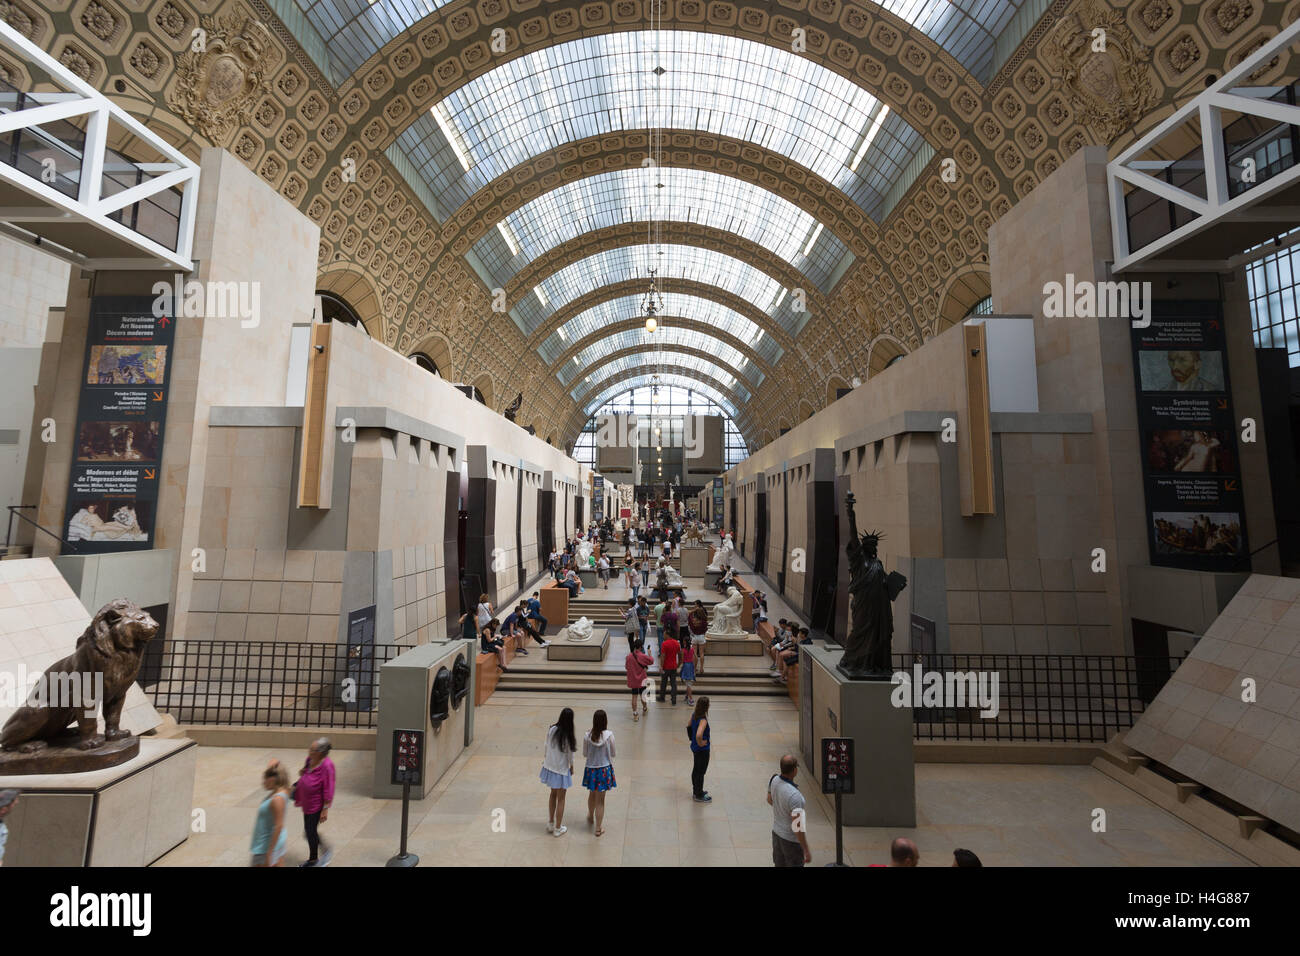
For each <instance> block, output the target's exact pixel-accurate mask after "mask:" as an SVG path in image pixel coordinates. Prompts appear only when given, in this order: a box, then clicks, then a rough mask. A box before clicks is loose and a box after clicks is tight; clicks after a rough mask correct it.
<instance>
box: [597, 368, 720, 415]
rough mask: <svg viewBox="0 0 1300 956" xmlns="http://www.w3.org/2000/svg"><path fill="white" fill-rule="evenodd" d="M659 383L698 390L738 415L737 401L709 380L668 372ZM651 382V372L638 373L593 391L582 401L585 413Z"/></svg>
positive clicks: (661, 376) (662, 375)
mask: <svg viewBox="0 0 1300 956" xmlns="http://www.w3.org/2000/svg"><path fill="white" fill-rule="evenodd" d="M651 374H653V373H651ZM659 383H660V384H661V385H680V386H681V387H682V388H686V389H690V390H691V391H692V392H696V393H697V394H700V395H703V396H704V397H705V398H707V399H709V400H711V401H712V402H713V403H714V404H716V405H717V406H718V407H719V408H721V409H722V410H723V411H725V412H726V413H727V414H728V415H730V416H731V417H732V418H733V419H734V418H736V417H737V416H736V405H735V403H734V402H732V400H731V399H729V398H727V396H725V395H723V394H722V393H721V392H719V391H718V390H717V389H716V388H714V387H713V386H712V385H710V384H708V383H707V382H702V381H700V380H699V379H696V378H687V377H686V376H685V375H676V374H673V373H668V374H662V373H661V374H660V375H659ZM649 384H650V375H649V374H647V375H636V376H634V377H632V378H630V379H626V380H624V381H622V382H615V383H614V384H612V385H609V386H607V387H605V388H602V389H601V390H600V391H599V392H593V393H592V395H591V397H590V398H589V399H588V400H587V401H585V402H583V403H582V411H583V414H585V415H590V414H591V412H592V409H595V408H599V407H600V406H601V405H604V404H605V403H606V402H608V401H609V400H610V399H611V398H613V397H614V396H616V395H622V394H623V393H625V392H627V391H630V390H631V389H634V388H638V387H640V386H642V385H649Z"/></svg>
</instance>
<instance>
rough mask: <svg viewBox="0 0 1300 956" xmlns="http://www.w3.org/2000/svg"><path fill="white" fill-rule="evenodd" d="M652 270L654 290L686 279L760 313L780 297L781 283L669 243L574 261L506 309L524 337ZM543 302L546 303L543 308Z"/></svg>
mask: <svg viewBox="0 0 1300 956" xmlns="http://www.w3.org/2000/svg"><path fill="white" fill-rule="evenodd" d="M651 266H653V267H655V268H657V269H658V279H659V283H658V284H659V289H660V290H661V291H663V290H671V289H672V287H673V283H672V280H674V279H688V280H691V281H694V282H700V283H704V284H706V285H712V286H717V287H718V288H720V289H723V290H725V291H727V292H730V293H731V294H732V295H736V296H739V297H741V298H742V299H745V300H746V301H748V302H752V303H754V305H755V306H756V307H758V308H760V309H763V310H764V311H769V309H770V307H771V306H772V305H773V304H774V303H776V302H778V301H779V300H780V298H781V290H782V286H781V283H779V282H777V281H776V279H773V278H772V277H771V276H770V275H768V274H767V273H766V272H760V271H759V270H758V269H755V268H754V267H753V266H751V265H749V264H748V263H746V262H742V261H741V260H740V259H736V258H734V257H732V256H728V255H725V254H724V253H721V252H715V251H714V250H712V249H704V248H702V247H700V246H682V245H673V244H664V245H656V246H651V245H645V244H643V245H639V246H622V247H620V248H617V249H607V250H605V251H604V252H598V253H596V254H595V255H594V256H588V257H587V258H585V259H580V260H578V261H577V262H574V263H572V264H571V265H567V266H565V267H564V268H563V269H561V270H560V271H559V272H556V273H553V274H551V275H550V276H547V277H546V278H545V279H543V280H542V281H541V282H540V283H539V285H540V287H541V290H542V296H541V298H539V297H538V296H537V293H536V291H534V292H533V293H532V294H530V295H527V296H525V297H524V298H523V299H521V300H520V301H519V303H518V304H516V305H515V307H514V308H513V309H511V310H510V314H511V315H513V316H514V318H515V322H516V323H517V324H518V325H519V327H520V328H521V329H523V330H524V332H525V333H526V334H528V335H532V334H533V333H534V332H535V331H537V329H538V328H540V327H541V325H542V324H543V323H544V322H545V321H546V320H547V319H549V318H550V317H551V316H552V315H554V314H555V313H556V312H557V311H559V310H560V309H563V308H564V307H565V306H567V305H568V304H569V303H570V302H572V301H573V300H575V299H578V298H581V297H582V296H584V295H586V294H587V293H589V292H591V291H592V290H593V289H597V288H600V287H601V286H605V285H612V284H614V283H618V282H624V281H627V280H629V279H641V280H643V281H644V282H646V283H647V284H648V283H649V271H648V270H649V268H650V267H651ZM543 299H545V302H546V304H543V301H542V300H543Z"/></svg>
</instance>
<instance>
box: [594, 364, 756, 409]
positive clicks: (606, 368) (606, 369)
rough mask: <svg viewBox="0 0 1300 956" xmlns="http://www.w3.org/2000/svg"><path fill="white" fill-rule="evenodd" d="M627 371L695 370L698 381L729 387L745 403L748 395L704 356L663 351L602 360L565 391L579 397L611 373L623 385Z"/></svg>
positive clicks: (728, 374)
mask: <svg viewBox="0 0 1300 956" xmlns="http://www.w3.org/2000/svg"><path fill="white" fill-rule="evenodd" d="M658 359H662V361H658ZM570 364H572V363H570ZM574 367H575V368H576V367H577V366H574ZM629 370H631V371H633V372H638V373H644V374H646V375H652V374H654V373H656V372H658V373H659V374H660V375H661V376H662V375H663V373H664V372H669V371H672V372H676V373H679V374H685V375H686V376H687V377H690V376H691V373H696V376H697V377H699V378H700V379H701V380H702V381H709V382H712V383H713V384H714V385H720V386H722V387H723V388H726V389H730V390H731V391H732V393H733V394H735V396H736V397H737V398H739V399H740V400H741V401H742V402H748V401H749V399H750V397H751V396H750V392H749V389H747V388H745V386H744V385H743V384H741V383H740V382H738V381H737V380H736V377H735V376H734V375H732V374H731V373H730V372H728V371H727V370H726V369H724V368H722V367H720V366H718V365H714V364H713V363H712V362H709V361H706V360H705V359H702V358H697V357H696V356H694V355H683V354H681V353H680V352H665V353H663V354H662V355H655V354H654V353H648V354H645V355H625V356H623V357H622V358H620V359H614V360H613V361H612V362H606V363H605V364H604V365H602V366H600V368H599V371H598V373H597V374H596V375H592V376H588V377H586V378H584V379H583V380H582V381H581V382H579V383H578V385H577V386H576V387H574V388H573V389H572V390H571V391H570V392H569V394H570V395H572V396H573V397H574V398H575V399H577V398H581V397H582V396H583V395H585V394H586V393H587V392H589V391H590V390H591V389H592V387H593V386H595V387H596V388H597V389H599V388H600V387H601V386H602V385H603V384H604V383H605V382H607V381H608V380H609V379H610V378H612V377H615V376H617V377H618V378H619V379H620V380H622V381H623V382H624V387H626V381H627V378H628V375H627V373H628V371H629Z"/></svg>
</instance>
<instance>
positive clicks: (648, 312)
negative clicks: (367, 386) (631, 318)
mask: <svg viewBox="0 0 1300 956" xmlns="http://www.w3.org/2000/svg"><path fill="white" fill-rule="evenodd" d="M658 271H659V270H658V269H651V270H650V287H649V288H648V289H646V291H645V295H643V296H642V297H641V312H642V314H643V315H645V330H646V331H647V332H653V331H654V330H655V329H657V328H659V320H658V319H657V318H655V316H657V315H658V314H659V313H660V312H662V311H663V310H664V296H663V293H662V292H660V291H659V286H658V284H657V282H656V281H655V273H657V272H658Z"/></svg>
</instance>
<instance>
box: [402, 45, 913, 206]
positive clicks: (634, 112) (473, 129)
mask: <svg viewBox="0 0 1300 956" xmlns="http://www.w3.org/2000/svg"><path fill="white" fill-rule="evenodd" d="M651 127H659V128H665V129H671V130H690V131H696V132H706V133H713V134H715V135H719V136H726V137H730V138H734V139H737V140H739V141H742V142H748V143H751V144H753V145H756V146H759V147H762V148H764V149H766V150H769V151H771V152H773V153H776V154H778V155H781V156H783V157H785V158H787V159H789V160H791V161H793V162H795V163H797V164H799V165H801V166H803V167H804V168H806V169H808V170H810V171H811V172H812V173H814V174H815V175H817V176H820V177H821V178H823V179H825V180H826V181H827V182H828V183H830V184H832V185H833V186H835V187H836V188H838V189H840V190H842V191H843V192H844V193H845V194H846V195H847V196H848V197H849V198H850V199H851V200H852V201H853V202H855V203H856V204H857V205H858V206H860V207H861V208H862V209H863V210H864V211H865V212H867V214H868V215H871V216H872V217H873V218H875V219H877V220H879V218H880V213H881V208H882V204H883V201H884V198H885V196H886V194H887V193H888V192H889V190H890V189H891V187H892V186H893V184H894V183H895V182H896V181H897V180H898V179H899V178H900V176H901V175H902V173H903V170H904V168H905V167H906V166H907V164H908V163H909V162H910V161H911V159H912V157H913V156H915V155H916V152H917V150H918V148H919V147H920V146H921V144H922V143H923V139H922V137H921V135H920V134H919V133H918V132H917V131H916V130H914V129H912V127H910V126H909V125H908V124H907V122H906V121H905V120H903V119H902V118H901V117H899V116H898V115H897V114H895V113H892V112H891V111H890V110H889V108H888V107H887V106H885V104H883V103H882V102H881V101H880V100H878V99H877V98H876V97H875V96H874V95H872V93H870V92H869V91H868V90H867V89H865V88H864V87H863V86H861V85H860V84H858V83H854V82H852V81H850V80H848V79H846V78H844V77H842V76H840V75H838V74H836V73H833V72H831V71H830V70H828V69H826V68H825V67H823V66H821V65H820V64H818V63H817V62H816V61H814V60H810V59H808V58H807V57H804V56H800V55H798V54H795V53H792V52H790V51H789V50H781V49H778V48H775V47H771V46H767V45H766V44H762V43H757V42H755V41H753V40H747V39H743V38H741V37H736V36H718V35H716V34H710V33H703V32H686V31H681V30H665V31H648V30H647V31H641V32H627V33H609V34H603V35H600V36H593V37H582V38H579V39H576V40H571V41H569V42H567V43H560V44H557V45H555V46H552V47H548V48H546V49H542V50H537V51H534V52H532V53H529V54H526V55H524V56H522V57H518V58H515V59H512V60H509V61H507V62H505V63H503V64H502V65H500V66H499V67H497V68H496V69H494V70H491V71H490V72H488V73H485V74H483V75H481V76H478V77H476V78H474V79H473V80H471V81H470V82H468V83H466V84H465V85H463V86H461V87H460V88H458V89H456V90H453V91H452V92H451V93H450V95H448V96H447V97H446V98H444V99H443V100H441V101H440V102H438V103H437V104H436V105H435V106H434V107H433V109H431V110H429V111H427V112H425V113H424V114H422V115H421V116H419V117H418V118H417V119H416V120H415V122H414V123H412V124H411V125H410V126H408V127H407V128H406V130H405V131H403V132H402V134H401V135H400V136H399V137H398V145H399V147H400V148H401V149H402V150H403V151H404V152H405V153H406V155H407V158H409V159H410V160H411V162H412V163H413V164H414V165H415V166H416V168H417V169H418V170H419V171H420V173H421V175H422V176H423V177H424V179H425V181H426V182H427V183H428V185H429V187H430V189H431V190H432V191H433V193H434V195H435V196H436V197H437V199H438V201H439V203H440V204H441V205H442V207H443V208H444V209H455V208H458V207H460V206H462V205H464V204H465V203H466V202H467V201H468V200H469V199H470V197H471V196H472V195H473V194H474V193H475V192H477V191H478V190H479V189H481V188H483V187H484V186H486V185H488V184H489V183H490V182H491V181H492V180H493V179H494V178H496V177H498V176H500V175H502V174H504V173H507V172H509V171H510V170H511V169H512V168H514V167H518V166H524V165H526V164H528V163H529V162H530V161H531V160H532V159H534V158H535V157H537V156H539V155H543V154H546V153H549V152H550V151H552V150H554V149H556V148H557V147H559V146H562V145H564V144H566V143H573V142H577V141H580V140H584V139H588V138H591V137H597V136H601V135H605V134H609V133H613V132H619V131H628V130H639V129H649V128H651Z"/></svg>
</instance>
